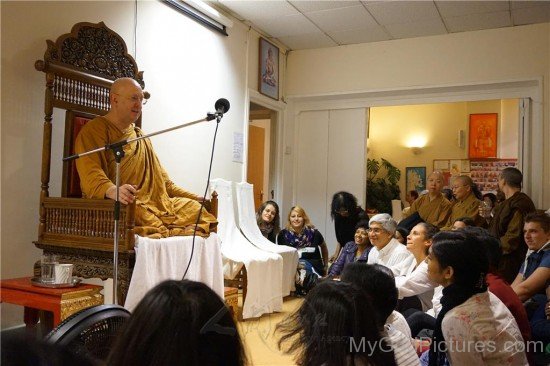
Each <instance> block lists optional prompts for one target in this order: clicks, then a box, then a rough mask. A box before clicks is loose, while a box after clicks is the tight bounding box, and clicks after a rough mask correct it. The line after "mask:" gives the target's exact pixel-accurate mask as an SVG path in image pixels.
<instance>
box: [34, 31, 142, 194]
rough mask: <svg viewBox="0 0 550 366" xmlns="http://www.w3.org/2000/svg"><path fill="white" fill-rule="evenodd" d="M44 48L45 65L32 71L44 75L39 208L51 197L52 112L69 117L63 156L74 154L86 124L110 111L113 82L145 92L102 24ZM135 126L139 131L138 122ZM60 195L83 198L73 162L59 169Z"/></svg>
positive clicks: (118, 43)
mask: <svg viewBox="0 0 550 366" xmlns="http://www.w3.org/2000/svg"><path fill="white" fill-rule="evenodd" d="M46 42H47V45H48V48H47V50H46V52H45V54H44V60H38V61H36V63H35V68H36V69H37V70H39V71H43V72H44V73H45V74H46V92H45V106H44V111H45V116H44V140H43V146H42V175H41V180H42V185H41V187H42V189H41V193H40V197H41V202H43V199H44V198H45V197H48V196H49V180H50V169H51V163H50V162H51V143H52V138H51V136H52V114H53V109H54V108H60V109H64V110H66V111H67V113H66V120H65V137H64V140H65V146H64V154H65V156H67V155H70V154H71V153H72V152H73V148H74V140H75V138H76V136H77V134H78V131H79V130H80V128H82V126H83V125H84V123H85V122H86V121H87V120H90V119H91V118H93V117H95V116H97V115H103V114H105V113H107V111H108V110H109V89H110V87H111V85H112V83H113V82H114V80H116V79H118V78H120V77H131V78H133V79H135V80H136V81H137V82H138V83H139V84H140V85H141V87H142V88H143V87H144V86H145V84H144V82H143V71H138V67H137V64H136V62H135V60H134V58H133V57H132V56H131V55H129V54H128V51H127V48H126V43H125V42H124V40H123V39H122V38H121V37H120V36H119V35H118V34H117V33H116V32H114V31H113V30H111V29H109V28H108V27H107V26H106V25H105V24H104V23H103V22H100V23H97V24H94V23H77V24H75V25H74V26H73V28H72V29H71V32H70V33H67V34H64V35H62V36H60V37H59V38H57V40H56V41H55V42H53V41H50V40H47V41H46ZM145 97H146V98H148V97H149V93H145ZM136 124H137V125H138V126H140V125H141V118H140V119H139V120H138V121H137V123H136ZM61 195H62V196H63V197H81V192H80V183H79V181H78V174H77V173H76V168H75V164H74V161H73V162H64V163H63V177H62V194H61Z"/></svg>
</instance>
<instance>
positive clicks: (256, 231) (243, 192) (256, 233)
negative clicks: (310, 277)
mask: <svg viewBox="0 0 550 366" xmlns="http://www.w3.org/2000/svg"><path fill="white" fill-rule="evenodd" d="M236 190H237V208H238V212H239V227H240V228H241V231H242V232H243V234H244V236H246V238H247V239H248V240H249V241H250V242H251V243H252V244H253V245H254V246H256V247H257V248H259V249H261V250H265V251H266V252H270V253H277V254H279V255H280V256H281V257H283V296H288V295H290V292H291V291H294V290H295V289H296V287H295V284H294V282H295V277H296V268H297V266H298V251H297V250H296V249H294V248H292V247H289V246H286V245H277V244H274V243H272V242H270V241H269V240H268V239H267V238H265V237H264V236H263V235H262V232H261V231H260V228H259V227H258V224H257V222H256V210H255V209H254V191H253V186H252V184H250V183H246V182H243V183H237V184H236Z"/></svg>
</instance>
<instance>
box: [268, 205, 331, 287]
mask: <svg viewBox="0 0 550 366" xmlns="http://www.w3.org/2000/svg"><path fill="white" fill-rule="evenodd" d="M277 244H279V245H288V246H290V247H293V248H296V249H297V250H298V255H299V258H300V259H299V261H298V269H297V271H298V272H297V274H296V291H297V293H298V294H305V293H307V292H308V291H309V290H310V289H311V288H312V287H313V286H314V285H315V283H316V282H317V280H318V279H319V277H322V276H324V275H325V274H326V272H327V265H328V249H327V244H326V243H325V239H324V238H323V235H321V233H320V232H319V231H318V230H317V229H315V227H314V226H313V225H312V224H311V221H310V220H309V217H308V216H307V214H306V212H305V210H304V209H303V208H302V207H300V206H294V207H292V208H291V209H290V212H289V213H288V219H287V224H286V227H285V229H283V230H281V232H279V235H277Z"/></svg>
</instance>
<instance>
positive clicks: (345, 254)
mask: <svg viewBox="0 0 550 366" xmlns="http://www.w3.org/2000/svg"><path fill="white" fill-rule="evenodd" d="M368 230H369V222H368V221H367V220H362V221H359V222H358V223H357V225H356V226H355V236H354V240H353V241H350V242H348V243H347V244H346V245H345V246H344V249H342V251H341V252H340V256H339V257H338V259H337V260H336V262H334V264H333V265H332V266H331V267H330V271H329V272H328V275H329V276H333V277H337V276H340V273H342V270H343V269H344V267H345V266H346V265H347V264H348V263H353V262H355V261H358V260H364V261H366V260H367V258H368V256H369V251H370V249H371V248H372V245H371V243H370V241H369V234H368Z"/></svg>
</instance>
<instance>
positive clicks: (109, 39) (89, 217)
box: [34, 22, 216, 304]
mask: <svg viewBox="0 0 550 366" xmlns="http://www.w3.org/2000/svg"><path fill="white" fill-rule="evenodd" d="M46 42H47V46H48V47H47V50H46V52H45V54H44V60H38V61H36V63H35V68H36V69H37V70H38V71H42V72H44V73H45V74H46V92H45V117H44V139H43V147H42V175H41V180H42V185H41V192H40V222H39V227H38V240H36V241H35V242H34V243H35V245H36V246H37V247H38V248H40V249H43V251H44V252H47V253H52V254H57V255H59V256H60V260H61V261H62V262H63V263H73V264H74V272H73V273H74V275H75V276H80V277H85V278H92V277H98V278H101V279H107V278H112V277H113V240H114V239H113V231H114V221H113V220H114V219H113V201H111V200H98V199H83V198H80V197H82V194H81V191H80V183H79V179H78V173H77V171H76V166H75V163H74V161H71V162H64V163H63V177H62V192H61V196H62V197H50V192H49V181H50V169H51V158H52V156H51V151H52V116H53V111H54V108H59V109H62V110H65V111H66V118H65V126H64V128H65V135H64V140H65V146H64V156H68V155H71V154H73V153H74V151H73V144H74V141H75V139H76V135H77V134H78V131H79V130H80V128H81V127H82V126H83V125H84V124H85V123H86V122H87V121H88V120H90V119H92V118H94V117H95V116H97V115H103V114H105V113H107V111H108V109H109V89H110V86H111V85H112V83H113V81H114V80H116V79H117V78H120V77H131V78H133V79H135V80H136V81H137V82H138V83H139V84H140V85H141V87H142V88H143V87H144V86H145V84H144V82H143V71H138V67H137V64H136V62H135V60H134V58H133V57H132V56H130V55H129V54H128V52H127V48H126V44H125V43H124V40H123V39H122V38H121V37H120V36H119V35H118V34H117V33H115V32H114V31H112V30H111V29H109V28H108V27H107V26H106V25H105V24H104V23H103V22H101V23H98V24H92V23H77V24H75V25H74V26H73V28H72V29H71V32H70V33H67V34H63V35H62V36H60V37H59V38H58V39H57V40H56V41H55V42H52V41H50V40H47V41H46ZM144 94H145V98H149V93H147V92H145V93H144ZM56 124H57V122H56ZM136 124H137V125H138V126H140V125H141V117H140V119H139V120H138V121H137V122H136ZM54 158H55V159H59V160H61V158H62V157H61V156H57V157H54ZM212 205H213V206H214V205H215V200H213V202H212ZM205 206H206V208H207V209H208V210H209V211H210V212H212V211H214V212H213V213H214V214H215V211H216V207H210V203H208V204H207V205H205ZM134 211H135V204H132V205H129V206H124V205H122V210H121V216H120V221H119V232H118V235H119V256H118V262H119V263H118V272H119V273H118V281H119V282H118V301H119V303H120V304H124V299H125V298H126V294H127V292H128V287H129V283H130V278H131V276H132V270H133V267H134V262H135V252H134ZM38 272H39V265H38V264H37V265H35V274H37V273H38Z"/></svg>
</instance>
